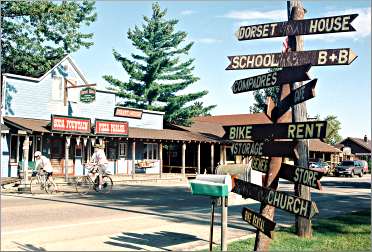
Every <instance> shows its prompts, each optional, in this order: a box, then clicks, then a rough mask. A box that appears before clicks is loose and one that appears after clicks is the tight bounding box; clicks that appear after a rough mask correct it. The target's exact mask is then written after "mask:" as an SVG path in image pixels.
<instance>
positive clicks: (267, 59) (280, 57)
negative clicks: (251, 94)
mask: <svg viewBox="0 0 372 252" xmlns="http://www.w3.org/2000/svg"><path fill="white" fill-rule="evenodd" d="M357 57H358V56H357V55H356V54H355V53H354V52H353V51H352V50H351V49H350V48H339V49H325V50H312V51H298V52H297V51H294V52H287V53H263V54H252V55H236V56H227V58H228V59H229V60H230V64H229V65H228V66H227V67H226V70H242V69H256V68H271V67H294V66H301V65H306V64H311V65H312V66H330V65H350V64H351V63H352V62H353V61H354V60H355V59H356V58H357Z"/></svg>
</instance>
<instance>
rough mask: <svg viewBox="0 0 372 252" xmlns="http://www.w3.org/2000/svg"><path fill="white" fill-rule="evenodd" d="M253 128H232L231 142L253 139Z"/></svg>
mask: <svg viewBox="0 0 372 252" xmlns="http://www.w3.org/2000/svg"><path fill="white" fill-rule="evenodd" d="M251 130H252V126H240V127H239V126H237V127H230V134H229V139H230V140H234V139H235V140H238V139H251V137H252V136H251Z"/></svg>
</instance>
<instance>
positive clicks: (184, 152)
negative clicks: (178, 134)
mask: <svg viewBox="0 0 372 252" xmlns="http://www.w3.org/2000/svg"><path fill="white" fill-rule="evenodd" d="M182 174H183V175H185V174H186V143H183V144H182Z"/></svg>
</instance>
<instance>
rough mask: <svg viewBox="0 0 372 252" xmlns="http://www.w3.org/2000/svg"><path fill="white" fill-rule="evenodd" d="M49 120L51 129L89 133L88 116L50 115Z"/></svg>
mask: <svg viewBox="0 0 372 252" xmlns="http://www.w3.org/2000/svg"><path fill="white" fill-rule="evenodd" d="M51 122H52V131H65V132H76V133H90V126H91V124H90V119H89V118H83V117H69V116H60V115H52V119H51Z"/></svg>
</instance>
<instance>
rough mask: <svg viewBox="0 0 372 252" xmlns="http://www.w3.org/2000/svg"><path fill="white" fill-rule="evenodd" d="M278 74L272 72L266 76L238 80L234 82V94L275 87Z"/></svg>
mask: <svg viewBox="0 0 372 252" xmlns="http://www.w3.org/2000/svg"><path fill="white" fill-rule="evenodd" d="M265 58H266V57H265ZM265 58H264V60H265ZM277 74H278V72H271V73H267V74H264V75H258V76H255V77H251V78H247V79H242V80H237V81H235V82H234V85H233V92H234V93H237V92H241V91H246V90H251V89H260V88H264V87H271V86H274V85H275V84H276V81H277Z"/></svg>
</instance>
